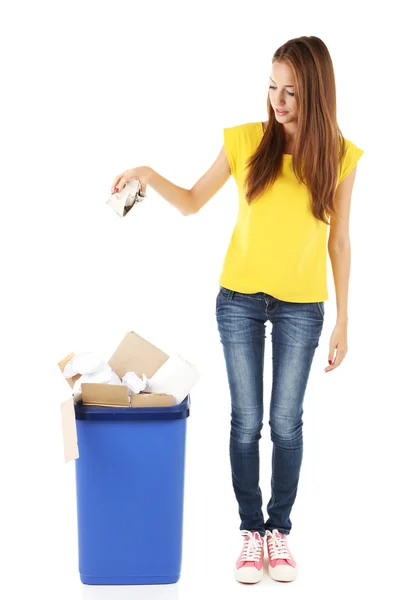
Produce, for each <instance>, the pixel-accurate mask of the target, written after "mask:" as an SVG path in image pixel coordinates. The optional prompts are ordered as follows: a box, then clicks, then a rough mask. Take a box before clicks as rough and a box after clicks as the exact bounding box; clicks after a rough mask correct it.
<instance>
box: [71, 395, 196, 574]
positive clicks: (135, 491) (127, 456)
mask: <svg viewBox="0 0 400 600" xmlns="http://www.w3.org/2000/svg"><path fill="white" fill-rule="evenodd" d="M189 414H190V396H189V395H188V396H187V397H186V398H185V400H183V402H181V403H180V404H176V405H173V406H157V407H121V408H120V407H118V408H111V407H100V406H85V405H82V404H75V416H76V424H77V433H78V445H79V458H78V459H77V460H76V464H75V472H76V496H77V511H78V514H77V516H78V550H79V573H80V578H81V581H82V583H85V584H97V585H98V584H103V585H120V584H121V585H134V584H166V583H175V582H177V581H178V579H179V577H180V573H181V563H182V534H183V508H184V472H185V446H186V419H187V417H188V416H189Z"/></svg>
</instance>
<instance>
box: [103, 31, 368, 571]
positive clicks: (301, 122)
mask: <svg viewBox="0 0 400 600" xmlns="http://www.w3.org/2000/svg"><path fill="white" fill-rule="evenodd" d="M267 111H268V120H267V121H266V122H265V123H261V122H258V121H257V122H250V123H245V124H241V125H236V126H234V127H227V128H225V129H224V145H223V147H222V149H221V151H220V154H219V156H218V158H217V159H216V161H215V162H214V164H213V165H212V166H211V168H210V169H209V170H208V171H207V172H206V173H205V174H204V175H203V177H201V179H199V181H198V182H197V183H196V184H195V185H194V186H193V187H192V188H191V189H190V190H187V189H184V188H181V187H178V186H176V185H174V184H173V183H171V182H170V181H168V180H167V179H165V178H164V177H162V176H161V175H160V174H159V173H156V172H155V171H154V170H153V169H151V168H150V167H139V168H136V169H131V170H128V171H125V172H124V173H122V174H121V175H118V176H117V177H116V178H115V179H114V181H113V185H112V191H113V192H114V191H117V190H119V189H122V188H123V187H124V186H125V184H126V182H127V181H130V180H132V179H138V180H139V181H140V183H141V187H142V190H144V191H145V190H146V186H147V184H149V185H150V186H151V187H152V188H154V189H155V190H156V191H157V192H158V193H159V194H160V195H161V196H162V197H164V198H165V199H166V200H167V201H168V202H170V203H171V204H172V205H174V206H175V207H176V208H178V210H180V211H181V212H182V214H184V215H191V214H195V213H196V212H198V211H199V210H200V209H201V207H202V206H204V205H205V204H206V202H208V201H209V200H210V199H211V198H212V197H213V196H214V195H215V194H216V192H218V190H219V189H220V188H221V187H222V186H223V185H224V184H225V182H226V181H227V180H228V178H229V177H230V176H231V175H232V176H233V177H234V178H235V181H236V184H237V188H238V201H239V211H238V217H237V222H236V225H235V228H234V231H233V233H232V237H231V240H230V244H229V247H228V249H227V253H226V256H225V260H224V263H223V267H222V272H221V275H220V279H219V286H220V289H219V293H218V295H217V299H216V319H217V323H218V330H219V333H220V339H221V343H222V346H223V352H224V357H225V362H226V369H227V377H228V382H229V388H230V395H231V406H232V411H231V434H230V460H231V471H232V483H233V488H234V492H235V496H236V499H237V502H238V510H239V516H240V519H241V523H240V530H241V533H242V535H243V536H244V541H243V548H242V551H241V553H240V555H239V557H238V559H237V561H236V563H235V576H236V579H237V580H238V581H240V582H245V583H255V582H257V581H259V580H260V579H261V577H262V572H263V559H264V538H266V546H267V551H268V559H269V573H270V575H271V576H272V577H273V578H274V579H276V580H277V581H291V580H293V579H294V578H295V576H296V570H297V566H296V561H295V559H294V557H293V555H292V553H291V552H290V550H289V547H288V543H287V536H288V535H289V533H290V531H291V528H292V522H291V520H290V513H291V510H292V507H293V504H294V501H295V498H296V494H297V487H298V482H299V475H300V467H301V463H302V454H303V437H302V426H303V422H302V415H303V400H304V396H305V391H306V386H307V380H308V376H309V373H310V369H311V365H312V361H313V357H314V353H315V350H316V348H317V346H318V344H319V338H320V335H321V331H322V327H323V323H324V313H325V308H324V302H325V300H327V299H328V289H327V280H326V246H328V251H329V256H330V260H331V263H332V271H333V276H334V283H335V292H336V309H337V318H336V324H335V327H334V330H333V332H332V335H331V338H330V344H329V353H328V362H329V365H330V366H327V367H326V369H325V371H326V372H328V371H331V370H333V369H335V368H337V367H338V366H339V365H340V363H341V362H342V360H343V358H344V357H345V355H346V352H347V319H348V317H347V302H348V283H349V272H350V239H349V213H350V199H351V194H352V189H353V185H354V180H355V175H356V163H357V161H358V160H359V158H360V157H361V155H362V154H363V150H361V149H360V148H359V147H357V146H356V145H355V144H354V143H352V142H351V141H350V140H348V139H346V138H344V137H343V135H342V133H341V131H340V129H339V126H338V123H337V119H336V90H335V78H334V71H333V65H332V61H331V57H330V55H329V52H328V49H327V47H326V45H325V44H324V43H323V42H322V40H321V39H319V38H317V37H314V36H303V37H300V38H295V39H292V40H289V41H288V42H287V43H285V44H284V45H283V46H281V47H280V48H278V50H277V51H276V52H275V53H274V55H273V58H272V70H271V74H270V80H269V96H268V99H267ZM328 225H329V227H330V231H329V240H328V244H326V238H327V230H328ZM267 320H269V321H270V322H271V323H272V332H271V338H272V369H273V381H272V393H271V401H270V412H269V425H270V434H271V440H272V442H273V450H272V477H271V497H270V500H269V502H268V505H267V512H268V519H267V521H266V522H264V518H263V512H262V494H261V490H260V487H259V439H260V438H261V429H262V427H263V413H264V408H263V369H264V347H265V326H266V321H267ZM335 352H336V354H335Z"/></svg>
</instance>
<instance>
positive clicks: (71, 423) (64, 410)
mask: <svg viewBox="0 0 400 600" xmlns="http://www.w3.org/2000/svg"><path fill="white" fill-rule="evenodd" d="M61 420H62V428H63V439H64V460H65V462H69V461H70V460H75V458H79V450H78V436H77V431H76V421H75V409H74V399H73V397H72V396H71V397H70V398H68V400H65V401H64V402H63V403H62V404H61Z"/></svg>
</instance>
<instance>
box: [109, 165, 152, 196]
mask: <svg viewBox="0 0 400 600" xmlns="http://www.w3.org/2000/svg"><path fill="white" fill-rule="evenodd" d="M150 174H151V168H150V167H137V168H136V169H129V170H128V171H124V172H123V173H121V174H120V175H117V176H116V177H115V178H114V181H113V182H112V186H111V193H112V194H115V192H120V191H121V190H122V189H123V188H124V187H125V185H126V184H127V183H128V181H134V180H135V179H137V180H138V181H139V183H140V189H141V191H142V192H143V193H144V194H145V193H146V187H147V184H148V183H149V179H150Z"/></svg>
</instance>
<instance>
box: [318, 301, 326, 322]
mask: <svg viewBox="0 0 400 600" xmlns="http://www.w3.org/2000/svg"><path fill="white" fill-rule="evenodd" d="M316 304H317V307H318V311H319V314H320V315H321V318H322V319H324V318H325V305H324V303H323V302H316Z"/></svg>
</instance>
